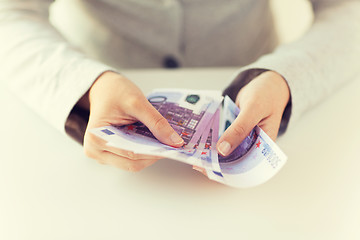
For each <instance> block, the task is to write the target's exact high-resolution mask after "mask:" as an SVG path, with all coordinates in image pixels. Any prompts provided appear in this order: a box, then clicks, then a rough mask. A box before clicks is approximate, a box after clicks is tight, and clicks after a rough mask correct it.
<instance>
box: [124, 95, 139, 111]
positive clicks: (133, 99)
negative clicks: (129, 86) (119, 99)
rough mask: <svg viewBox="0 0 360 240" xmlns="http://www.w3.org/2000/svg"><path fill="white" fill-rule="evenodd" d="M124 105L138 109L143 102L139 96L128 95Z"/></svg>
mask: <svg viewBox="0 0 360 240" xmlns="http://www.w3.org/2000/svg"><path fill="white" fill-rule="evenodd" d="M126 105H127V107H129V108H131V109H140V108H141V107H142V105H143V103H142V102H141V98H140V97H138V96H133V95H132V96H129V97H128V99H127V100H126Z"/></svg>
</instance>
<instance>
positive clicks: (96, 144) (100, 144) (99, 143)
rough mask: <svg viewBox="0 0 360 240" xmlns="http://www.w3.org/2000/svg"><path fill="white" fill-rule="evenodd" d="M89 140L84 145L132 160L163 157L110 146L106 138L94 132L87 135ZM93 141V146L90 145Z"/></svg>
mask: <svg viewBox="0 0 360 240" xmlns="http://www.w3.org/2000/svg"><path fill="white" fill-rule="evenodd" d="M87 138H88V139H89V141H85V142H84V147H86V148H94V149H96V150H97V151H104V150H105V151H108V152H112V153H114V154H116V155H118V156H121V157H124V158H128V159H131V160H140V159H142V160H143V159H148V160H160V159H162V158H163V157H160V156H154V155H145V154H136V153H134V152H132V151H128V150H124V149H121V148H117V147H112V146H108V145H107V142H106V141H105V140H104V139H101V138H100V137H98V136H96V135H95V134H93V133H90V134H89V136H88V137H87ZM89 143H91V146H90V145H89Z"/></svg>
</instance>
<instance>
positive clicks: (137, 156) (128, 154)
mask: <svg viewBox="0 0 360 240" xmlns="http://www.w3.org/2000/svg"><path fill="white" fill-rule="evenodd" d="M104 150H105V151H107V152H112V153H114V154H115V155H118V156H121V157H124V158H127V159H129V160H133V161H137V160H144V159H146V160H160V159H162V158H163V157H160V156H153V155H145V154H137V153H134V152H132V151H128V150H123V149H120V148H116V147H111V146H107V145H106V146H104Z"/></svg>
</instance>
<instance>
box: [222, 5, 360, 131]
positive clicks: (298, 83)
mask: <svg viewBox="0 0 360 240" xmlns="http://www.w3.org/2000/svg"><path fill="white" fill-rule="evenodd" d="M312 4H313V9H314V14H315V19H314V22H313V24H312V26H311V28H310V30H309V31H308V32H307V33H306V34H305V35H304V36H303V37H302V38H300V39H299V40H297V41H295V42H292V43H289V44H284V45H281V46H279V47H278V48H277V49H276V50H275V51H274V52H273V53H271V54H268V55H265V56H263V57H261V58H260V59H259V60H257V61H256V62H254V63H252V64H250V65H249V66H246V67H244V68H242V69H240V71H239V73H238V74H236V76H237V77H236V78H235V80H234V81H233V83H232V84H231V85H230V86H229V87H228V88H227V89H226V90H225V93H228V94H233V95H234V94H235V92H236V91H237V90H239V88H240V87H242V86H243V85H244V84H246V82H248V81H249V79H248V77H249V76H250V77H254V76H256V75H257V73H259V74H260V73H261V72H262V69H266V70H273V71H276V72H278V73H279V74H281V75H282V76H283V77H284V78H285V79H286V80H287V82H288V85H289V87H290V91H291V102H290V105H289V106H288V107H287V109H286V111H285V113H284V116H283V122H282V127H281V129H280V130H282V131H284V130H285V129H286V126H287V124H288V121H289V119H291V121H293V120H295V119H297V118H298V117H299V116H300V115H301V114H302V113H303V112H304V111H305V110H307V109H309V108H310V107H312V106H314V105H315V104H316V103H318V102H319V101H320V100H321V99H323V98H324V97H326V96H328V95H330V94H331V93H332V92H333V91H334V90H335V89H338V88H339V87H341V86H342V85H343V84H345V83H346V82H347V81H350V80H352V79H356V78H359V75H360V65H359V63H360V1H359V0H353V1H351V0H349V1H347V0H322V1H315V0H313V1H312ZM251 72H252V73H251ZM236 93H237V92H236ZM290 112H291V114H290ZM290 115H291V118H290Z"/></svg>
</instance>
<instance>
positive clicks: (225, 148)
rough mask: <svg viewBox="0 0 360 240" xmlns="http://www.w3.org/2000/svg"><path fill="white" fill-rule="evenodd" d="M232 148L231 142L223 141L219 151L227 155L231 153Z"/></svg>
mask: <svg viewBox="0 0 360 240" xmlns="http://www.w3.org/2000/svg"><path fill="white" fill-rule="evenodd" d="M230 149H231V145H230V143H228V142H227V141H223V142H221V143H220V145H219V148H218V151H219V152H220V154H221V155H223V156H226V155H228V154H229V152H230Z"/></svg>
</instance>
